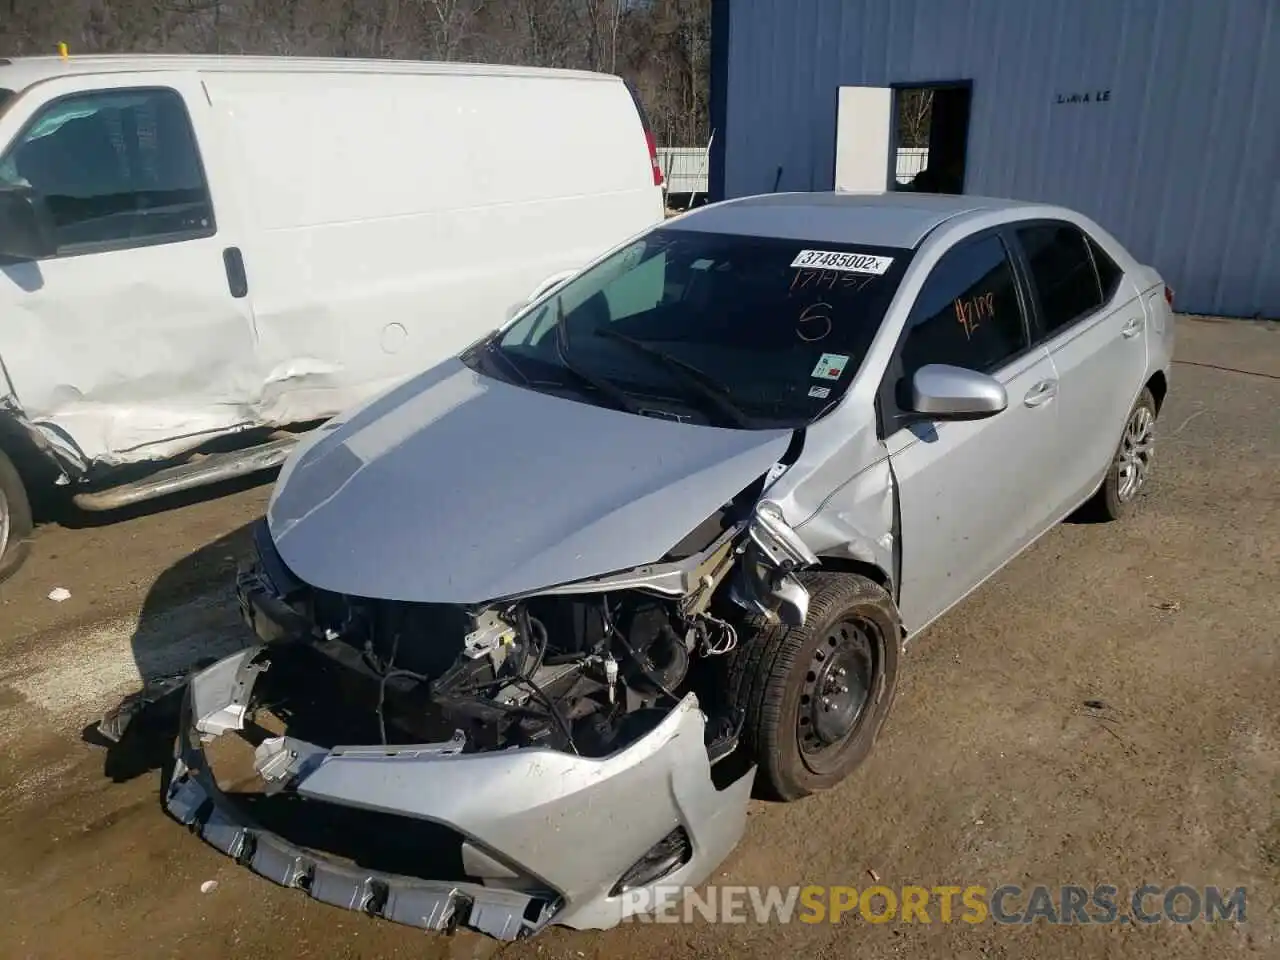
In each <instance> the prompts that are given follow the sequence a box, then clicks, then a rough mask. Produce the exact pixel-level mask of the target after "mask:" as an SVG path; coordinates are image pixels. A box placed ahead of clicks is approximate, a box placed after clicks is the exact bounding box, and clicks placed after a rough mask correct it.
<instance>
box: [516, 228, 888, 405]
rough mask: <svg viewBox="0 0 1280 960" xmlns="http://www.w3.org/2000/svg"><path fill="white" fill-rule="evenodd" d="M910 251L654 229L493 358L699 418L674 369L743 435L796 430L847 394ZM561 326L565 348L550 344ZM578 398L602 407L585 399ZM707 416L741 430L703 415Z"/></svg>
mask: <svg viewBox="0 0 1280 960" xmlns="http://www.w3.org/2000/svg"><path fill="white" fill-rule="evenodd" d="M910 256H911V252H910V251H908V250H901V249H896V248H893V249H890V248H881V247H864V246H856V245H851V244H831V243H828V242H825V241H813V242H805V241H802V240H789V239H788V240H783V239H777V238H771V237H746V236H736V235H728V234H711V233H702V232H698V231H689V230H679V229H675V228H660V229H658V230H655V231H654V232H653V233H650V234H649V235H648V236H647V237H645V238H643V239H641V240H638V241H637V242H635V243H634V244H631V245H629V246H628V247H626V248H625V249H623V250H620V251H618V252H617V253H615V254H614V255H613V256H611V257H609V258H608V259H606V260H604V261H602V262H601V263H600V264H598V265H597V266H595V267H593V268H592V269H591V270H589V271H587V272H586V273H584V274H582V275H581V276H579V277H577V278H576V279H574V280H571V281H570V282H569V283H568V284H566V285H565V286H564V287H562V288H561V289H560V290H559V291H558V292H557V293H556V294H555V295H553V296H552V297H550V298H549V299H547V300H546V301H544V302H543V304H542V305H540V307H539V308H537V309H535V310H533V311H531V312H530V313H528V314H526V315H525V316H524V317H522V318H520V319H519V320H518V321H517V322H516V323H514V324H513V325H512V326H511V327H509V328H508V329H507V330H506V331H504V332H503V333H502V334H501V335H499V337H498V338H497V339H496V340H495V341H494V342H493V343H492V344H491V349H494V350H497V351H499V352H501V353H502V354H503V355H504V357H505V358H506V359H507V360H508V361H510V362H509V363H508V364H507V366H509V367H514V368H516V369H519V370H521V372H522V373H523V375H524V378H525V379H526V380H527V381H528V382H530V383H531V384H532V383H538V382H544V383H545V382H549V383H550V384H552V387H553V389H555V388H557V387H559V388H563V387H564V386H565V385H566V384H568V385H570V386H571V385H572V382H573V379H574V378H573V376H572V374H573V370H574V368H577V369H579V370H582V371H585V372H587V373H588V374H589V375H591V376H593V377H595V378H597V379H598V380H604V381H607V382H608V383H609V384H612V385H613V386H615V387H617V388H618V389H620V390H623V391H625V392H626V393H628V394H630V395H632V396H633V397H635V398H637V399H638V400H640V401H643V402H644V403H646V404H648V405H650V406H653V405H656V406H657V407H658V408H659V412H665V413H668V414H670V415H673V416H680V417H681V418H683V417H684V416H686V415H687V416H689V417H690V418H691V419H695V420H696V419H699V418H700V417H701V416H704V415H707V414H708V409H707V405H706V403H703V402H700V399H701V400H705V396H704V397H702V398H700V397H699V396H698V391H697V390H691V389H690V386H689V383H688V377H687V376H684V375H682V374H681V372H680V370H678V369H676V365H680V366H681V367H682V368H683V370H684V372H685V373H686V374H687V373H688V371H689V370H690V369H692V370H695V371H697V374H696V375H697V376H700V377H701V378H702V380H703V381H704V382H705V383H708V384H711V385H713V386H714V388H716V389H718V390H719V391H720V392H721V394H722V395H723V397H725V398H726V399H728V400H729V401H730V402H731V404H733V405H735V406H736V407H737V408H739V409H740V410H741V411H742V412H743V413H744V414H745V415H746V418H745V419H748V420H750V421H751V425H752V426H758V427H761V428H769V427H798V426H802V425H804V424H807V423H810V422H812V421H813V420H814V419H816V418H818V417H819V416H821V415H822V414H823V413H825V412H826V411H827V410H828V409H830V407H831V406H832V405H834V404H835V403H836V401H838V400H839V399H840V397H841V396H842V395H843V394H844V392H845V390H847V389H848V386H849V384H850V383H851V382H852V381H853V379H854V377H855V375H856V374H857V371H858V368H859V367H860V366H861V363H862V360H863V357H864V356H865V354H866V352H867V349H868V348H869V347H870V345H871V341H872V338H873V337H874V336H875V334H876V331H877V330H878V329H879V327H880V323H881V321H882V320H883V318H884V314H885V311H886V310H887V309H888V306H889V302H890V300H891V299H892V297H893V293H894V291H895V290H896V289H897V287H898V284H899V283H900V281H901V279H902V275H903V273H904V272H905V270H906V267H907V262H908V260H909V259H910ZM558 323H562V324H563V331H562V332H563V333H567V335H568V339H567V342H568V344H569V346H568V349H567V351H562V350H561V349H558V348H557V336H556V331H557V324H558ZM627 341H630V342H627ZM559 346H560V347H563V346H564V341H561V343H560V345H559ZM562 353H564V354H565V356H567V358H568V365H567V366H566V364H565V362H564V359H565V357H564V356H562ZM655 353H661V354H665V355H666V357H667V358H669V359H663V358H660V357H657V356H655ZM578 379H582V378H580V377H579V378H578ZM703 393H705V391H703ZM581 399H583V400H585V401H587V402H599V399H600V398H599V397H598V396H596V395H594V394H592V393H591V392H590V391H587V392H584V393H582V394H581ZM708 419H709V422H711V423H714V424H716V425H719V426H729V425H734V426H742V425H743V424H742V423H736V424H730V423H727V422H725V421H724V420H723V418H721V419H720V420H717V419H716V417H715V415H714V411H712V412H711V414H710V416H709V418H708Z"/></svg>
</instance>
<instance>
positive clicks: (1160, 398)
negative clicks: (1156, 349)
mask: <svg viewBox="0 0 1280 960" xmlns="http://www.w3.org/2000/svg"><path fill="white" fill-rule="evenodd" d="M1146 387H1147V389H1148V390H1150V391H1151V396H1152V398H1153V399H1154V400H1155V402H1156V416H1157V417H1158V416H1160V409H1161V408H1162V407H1163V406H1164V398H1165V397H1167V396H1168V395H1169V378H1168V377H1167V376H1165V372H1164V371H1163V370H1157V371H1156V372H1155V373H1153V374H1152V375H1151V377H1150V378H1149V379H1148V380H1147V383H1146Z"/></svg>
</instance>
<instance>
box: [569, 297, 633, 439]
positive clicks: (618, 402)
mask: <svg viewBox="0 0 1280 960" xmlns="http://www.w3.org/2000/svg"><path fill="white" fill-rule="evenodd" d="M555 338H556V340H555V343H556V356H557V357H558V358H559V360H560V365H561V366H563V367H564V368H565V369H566V370H568V371H569V373H571V374H573V376H575V377H577V378H578V379H579V380H581V381H582V382H583V383H585V384H586V385H587V386H589V387H591V388H592V389H593V390H595V391H596V392H597V393H599V394H602V395H603V396H606V397H608V398H609V399H610V400H611V401H613V404H614V406H616V407H617V408H618V409H619V410H625V411H626V412H627V413H635V414H639V413H640V412H641V410H642V409H643V408H642V407H641V406H640V404H638V403H636V402H635V400H633V399H631V397H630V396H628V395H627V393H626V391H624V390H622V389H621V388H620V387H617V386H614V385H613V384H612V383H610V382H609V381H608V380H605V379H603V378H601V377H597V376H596V375H595V374H591V373H587V371H585V370H583V369H582V368H581V367H578V366H576V365H575V364H574V363H573V361H571V360H570V359H569V325H568V324H567V323H565V320H564V301H563V300H562V299H561V298H560V297H558V296H557V297H556V326H555Z"/></svg>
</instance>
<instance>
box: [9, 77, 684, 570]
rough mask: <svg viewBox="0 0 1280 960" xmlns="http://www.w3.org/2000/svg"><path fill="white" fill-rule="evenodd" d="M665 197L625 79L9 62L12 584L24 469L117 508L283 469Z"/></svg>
mask: <svg viewBox="0 0 1280 960" xmlns="http://www.w3.org/2000/svg"><path fill="white" fill-rule="evenodd" d="M662 217H663V200H662V174H661V168H660V167H659V165H658V161H657V154H656V151H655V149H654V141H653V137H652V134H651V133H650V131H649V128H648V124H647V121H646V120H645V119H644V113H643V110H641V109H640V105H639V101H638V100H637V99H636V98H635V97H634V95H633V92H632V91H631V89H630V88H629V87H628V86H627V85H626V84H625V83H623V81H622V80H620V79H619V78H617V77H613V76H605V75H601V74H594V73H583V72H576V71H565V70H539V69H531V68H521V67H498V66H476V65H470V64H465V65H460V64H436V63H419V62H399V61H360V60H313V59H299V58H259V57H187V56H183V57H170V56H138V57H110V56H93V57H76V56H71V57H66V58H62V57H37V58H31V59H17V60H0V397H2V398H3V399H0V579H3V577H4V576H5V575H6V574H8V573H11V572H12V571H13V570H14V569H16V567H17V565H18V564H19V563H20V562H21V560H22V555H23V553H24V552H25V547H26V538H27V534H28V533H29V532H30V527H31V518H30V507H29V501H28V496H27V494H26V492H25V491H24V489H23V485H24V482H25V484H27V485H28V486H29V485H31V484H35V483H43V482H46V479H47V480H49V481H51V482H54V483H56V484H59V485H61V486H64V487H70V488H71V492H72V493H73V498H74V501H75V503H76V504H77V505H78V506H79V507H81V508H82V509H89V510H106V509H114V508H117V507H120V506H123V505H126V504H130V503H135V502H137V501H140V500H146V499H150V498H153V497H156V496H159V495H162V494H166V493H170V492H174V491H176V490H181V489H186V488H189V487H194V486H200V485H203V484H206V483H210V482H213V481H216V480H220V479H225V478H227V477H230V476H235V475H239V474H243V473H247V472H252V471H256V470H260V469H264V468H268V467H271V466H275V465H278V464H279V463H280V462H281V461H282V460H283V459H284V458H285V456H286V455H287V453H288V451H289V449H290V448H291V447H292V445H293V444H294V442H295V441H296V437H297V434H296V433H293V432H288V431H283V430H282V428H285V427H290V426H297V425H305V424H309V423H314V422H316V421H319V420H322V419H325V418H327V417H330V416H332V415H334V414H336V413H338V412H339V411H341V410H343V409H344V408H346V407H348V406H350V405H352V404H354V403H357V402H359V401H361V400H364V399H367V398H368V397H369V396H370V395H371V394H373V393H375V392H378V391H381V390H384V389H386V388H387V387H388V386H390V385H392V384H394V383H395V382H397V381H399V380H401V379H403V378H405V377H406V376H407V375H409V374H411V373H413V372H414V371H418V370H421V369H423V368H426V367H428V366H430V365H432V364H433V363H435V362H437V361H439V360H441V359H443V358H444V357H446V356H448V355H450V354H452V353H454V352H456V351H458V350H460V349H461V348H463V347H465V346H466V345H467V344H468V343H470V342H472V341H474V340H475V339H476V338H477V337H478V336H479V335H481V334H482V333H484V332H486V331H488V330H490V329H492V328H494V327H496V326H498V325H500V324H501V323H502V322H503V321H504V320H506V319H507V318H508V317H509V316H510V315H511V313H512V312H513V311H514V310H515V309H517V308H518V307H519V306H520V305H521V304H523V303H524V302H526V301H527V300H528V299H529V298H530V296H532V295H535V294H537V293H540V292H541V291H542V289H543V288H544V287H546V286H547V285H550V284H554V283H556V282H558V281H559V280H560V279H562V278H563V277H564V276H565V275H566V274H568V273H571V272H572V271H574V270H575V269H576V268H579V267H581V266H583V265H585V264H586V263H588V262H589V261H591V260H592V259H594V258H595V257H597V256H599V255H600V254H602V253H604V252H605V251H606V250H607V249H609V248H610V247H612V246H614V245H616V244H618V243H621V242H623V241H624V240H626V239H627V238H628V237H631V236H633V235H635V234H638V233H641V232H643V231H644V230H645V229H647V228H649V227H651V226H652V225H654V224H655V223H657V222H659V221H661V219H662ZM228 435H235V436H234V439H235V441H236V444H235V448H234V449H232V450H230V451H228V450H227V449H225V448H226V447H227V446H228V444H227V441H226V437H227V436H228ZM211 440H218V443H216V444H214V445H213V447H212V448H211V447H210V446H209V444H210V441H211ZM218 448H221V449H218ZM211 449H212V450H213V452H210V450H211ZM183 458H186V459H183ZM138 464H143V465H149V467H151V468H154V469H150V470H148V471H143V472H145V473H146V474H147V475H146V476H144V477H143V478H142V479H130V482H128V483H121V482H120V480H119V478H120V477H121V476H122V471H121V470H120V469H119V468H122V467H127V466H134V465H138ZM138 472H139V471H138V470H136V469H135V470H132V471H130V473H131V475H132V477H135V478H136V476H137V473H138Z"/></svg>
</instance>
